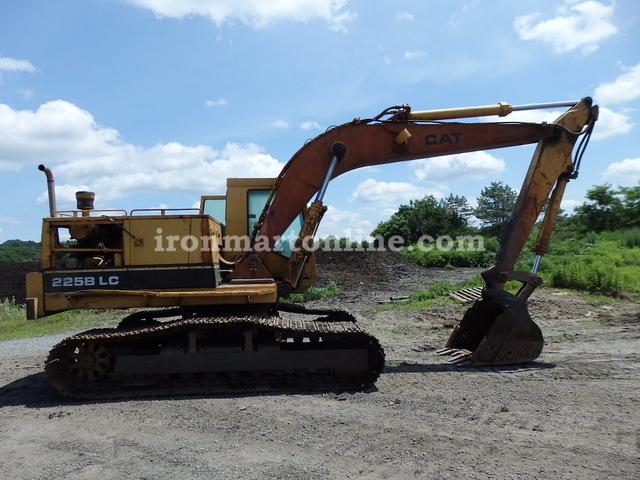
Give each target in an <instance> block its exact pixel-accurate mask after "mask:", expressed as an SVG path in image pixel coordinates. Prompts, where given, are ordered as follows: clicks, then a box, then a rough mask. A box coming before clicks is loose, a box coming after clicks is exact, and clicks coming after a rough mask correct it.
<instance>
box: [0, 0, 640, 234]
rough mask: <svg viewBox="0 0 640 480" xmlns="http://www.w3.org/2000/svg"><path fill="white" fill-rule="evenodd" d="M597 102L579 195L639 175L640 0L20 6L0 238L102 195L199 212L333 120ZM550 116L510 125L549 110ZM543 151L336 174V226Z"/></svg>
mask: <svg viewBox="0 0 640 480" xmlns="http://www.w3.org/2000/svg"><path fill="white" fill-rule="evenodd" d="M584 96H593V97H594V99H595V101H596V102H597V103H598V104H599V105H600V107H601V117H600V121H599V122H598V124H597V125H596V131H595V133H594V137H593V139H592V141H591V143H590V145H589V148H588V149H587V152H586V155H585V158H584V160H583V165H582V168H581V174H580V178H579V179H578V180H576V181H574V182H571V183H570V184H569V186H568V188H567V192H566V194H565V202H564V205H563V206H564V207H565V208H566V209H571V208H572V207H573V206H575V205H577V204H580V203H581V202H582V201H583V199H584V194H585V192H586V191H587V190H588V189H589V188H591V187H592V186H593V185H596V184H603V183H605V182H608V183H611V184H613V185H625V186H633V185H637V184H638V182H639V181H640V141H639V140H638V128H639V126H638V123H639V120H640V111H639V107H640V3H638V2H637V1H636V0H616V1H611V0H598V1H595V0H566V1H564V0H519V1H517V2H514V1H512V0H486V1H479V0H448V1H446V2H442V1H431V0H407V1H394V2H390V1H379V0H373V1H372V0H366V1H365V0H280V1H264V0H262V1H261V0H181V1H177V0H176V1H170V0H57V1H55V2H52V1H50V0H4V1H3V2H0V192H1V195H2V202H1V203H0V242H3V241H5V240H9V239H13V238H19V239H23V240H38V239H39V235H40V226H41V218H42V217H44V216H47V215H48V204H47V200H46V182H45V177H44V175H43V174H42V172H40V171H38V170H37V165H38V164H40V163H44V164H46V165H47V166H49V167H50V168H51V169H52V170H53V172H54V175H55V179H56V183H57V196H58V202H59V205H58V207H59V208H60V209H65V208H73V207H74V205H75V201H74V200H73V198H74V192H75V191H77V190H92V191H94V192H95V193H96V208H118V209H125V210H131V209H133V208H155V207H164V206H166V207H170V208H179V207H192V206H194V205H195V204H196V203H197V202H198V200H199V197H200V195H202V194H221V193H224V190H225V183H226V178H227V177H251V176H256V177H264V176H275V175H277V173H278V172H279V170H280V168H281V167H282V166H283V165H284V163H285V162H286V161H287V160H288V159H289V158H290V157H291V156H292V155H293V154H294V153H295V152H296V151H297V150H298V149H299V148H300V147H301V146H302V145H303V144H304V142H305V141H306V140H307V139H309V138H312V137H315V136H316V135H318V134H320V133H322V132H323V131H324V130H325V129H326V128H327V127H329V126H331V125H337V124H341V123H345V122H348V121H350V120H351V119H353V118H354V117H362V118H366V117H371V116H373V115H376V114H377V113H379V112H380V111H382V110H383V109H384V108H386V107H388V106H391V105H398V104H405V103H408V104H410V105H411V106H412V107H413V108H414V109H417V110H426V109H432V108H447V107H463V106H471V105H484V104H493V103H497V102H500V101H506V102H509V103H511V104H514V105H519V104H529V103H544V102H556V101H564V100H576V99H580V98H581V97H584ZM558 113H560V112H549V111H544V112H533V113H527V114H524V113H522V114H520V115H515V114H514V115H512V116H510V117H507V118H508V119H513V120H525V121H527V120H532V121H542V120H549V121H550V120H552V119H553V118H555V116H557V114H558ZM532 153H533V147H516V148H511V149H502V150H492V151H490V152H478V153H472V154H467V155H465V156H456V157H449V158H435V159H429V160H419V161H414V162H408V163H403V164H395V165H392V166H382V167H375V168H366V169H362V170H358V171H354V172H351V173H348V174H346V175H344V176H342V177H340V178H338V179H336V180H335V181H334V182H332V184H331V185H330V187H329V190H328V192H327V196H326V197H325V203H327V204H328V205H329V211H328V212H327V214H326V216H325V219H324V220H323V225H322V226H321V229H320V235H322V236H325V235H327V234H334V235H337V236H350V237H351V238H357V237H358V236H361V235H367V234H368V233H370V232H371V230H372V229H373V228H374V227H375V226H376V225H377V223H378V222H380V221H383V220H386V219H387V218H388V217H389V216H390V215H391V214H392V213H393V212H394V211H395V210H396V209H397V207H398V206H399V205H400V204H403V203H404V204H406V203H408V202H409V200H412V199H417V198H422V197H423V196H424V195H426V194H433V195H435V196H436V197H443V196H447V195H448V194H449V193H454V194H456V195H464V196H466V197H467V198H468V199H469V200H470V201H471V203H472V204H473V203H474V202H475V198H476V197H477V196H478V194H479V193H480V191H481V189H482V187H484V186H486V185H488V184H489V183H490V182H491V181H503V182H505V183H507V184H508V185H510V186H511V187H513V188H516V189H518V188H519V187H520V184H521V183H522V180H523V178H524V174H525V172H526V168H527V165H528V162H529V160H530V158H531V154H532Z"/></svg>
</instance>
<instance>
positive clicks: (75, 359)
mask: <svg viewBox="0 0 640 480" xmlns="http://www.w3.org/2000/svg"><path fill="white" fill-rule="evenodd" d="M109 367H110V359H109V352H108V351H107V349H106V347H105V346H104V345H102V344H100V343H96V342H83V343H82V344H80V345H78V346H77V347H76V348H75V349H74V350H73V352H71V354H70V355H69V371H71V373H72V374H73V375H75V376H76V377H77V378H80V379H82V380H89V381H95V380H98V379H99V378H101V377H103V376H104V375H106V374H107V373H108V371H109Z"/></svg>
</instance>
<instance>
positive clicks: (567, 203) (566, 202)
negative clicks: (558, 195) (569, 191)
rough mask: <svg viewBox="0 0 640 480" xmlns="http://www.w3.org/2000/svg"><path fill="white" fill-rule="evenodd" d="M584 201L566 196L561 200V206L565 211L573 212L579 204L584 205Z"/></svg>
mask: <svg viewBox="0 0 640 480" xmlns="http://www.w3.org/2000/svg"><path fill="white" fill-rule="evenodd" d="M583 203H584V201H579V200H570V199H568V198H565V199H563V200H562V201H561V202H560V208H561V209H562V210H564V212H565V213H571V212H573V210H574V209H575V208H576V207H577V206H578V205H582V204H583Z"/></svg>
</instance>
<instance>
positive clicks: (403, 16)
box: [396, 12, 415, 22]
mask: <svg viewBox="0 0 640 480" xmlns="http://www.w3.org/2000/svg"><path fill="white" fill-rule="evenodd" d="M414 19H415V17H414V16H413V14H412V13H409V12H398V14H397V15H396V20H400V21H403V20H406V21H409V22H413V20H414Z"/></svg>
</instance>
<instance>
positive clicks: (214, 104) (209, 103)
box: [206, 98, 227, 107]
mask: <svg viewBox="0 0 640 480" xmlns="http://www.w3.org/2000/svg"><path fill="white" fill-rule="evenodd" d="M206 105H207V107H222V106H225V105H227V100H226V99H225V98H219V99H218V100H207V102H206Z"/></svg>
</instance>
